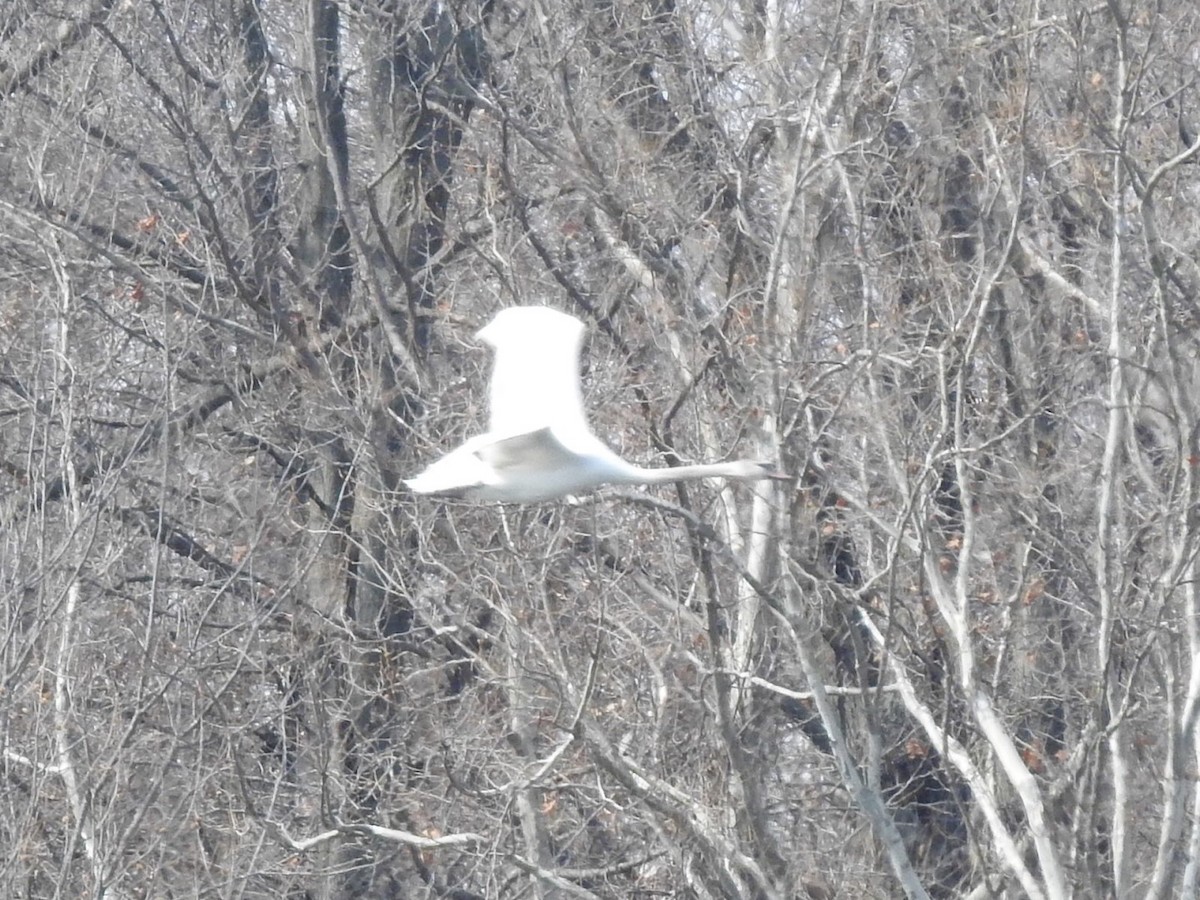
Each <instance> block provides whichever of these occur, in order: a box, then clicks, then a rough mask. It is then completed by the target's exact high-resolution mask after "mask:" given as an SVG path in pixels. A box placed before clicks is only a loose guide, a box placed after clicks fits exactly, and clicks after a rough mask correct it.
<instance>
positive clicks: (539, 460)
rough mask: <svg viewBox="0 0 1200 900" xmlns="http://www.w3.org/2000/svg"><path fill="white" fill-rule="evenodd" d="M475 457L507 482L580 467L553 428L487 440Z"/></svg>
mask: <svg viewBox="0 0 1200 900" xmlns="http://www.w3.org/2000/svg"><path fill="white" fill-rule="evenodd" d="M475 455H476V456H478V457H479V459H480V461H482V462H483V463H484V464H485V465H487V466H489V467H490V468H491V469H493V470H494V471H495V472H496V474H497V475H499V476H500V480H501V481H504V480H507V479H508V478H511V477H513V476H516V475H520V474H525V473H544V472H552V471H555V470H557V469H562V468H569V467H572V466H577V465H578V464H579V456H578V455H577V454H575V453H572V452H571V451H570V450H568V449H567V448H566V447H565V446H563V443H562V442H561V441H560V440H559V439H558V438H557V437H555V435H554V431H553V430H552V429H550V428H539V429H537V430H536V431H528V432H525V433H524V434H514V435H512V436H511V437H504V438H498V439H496V440H492V441H488V442H487V443H485V444H482V445H480V446H479V447H477V448H476V449H475Z"/></svg>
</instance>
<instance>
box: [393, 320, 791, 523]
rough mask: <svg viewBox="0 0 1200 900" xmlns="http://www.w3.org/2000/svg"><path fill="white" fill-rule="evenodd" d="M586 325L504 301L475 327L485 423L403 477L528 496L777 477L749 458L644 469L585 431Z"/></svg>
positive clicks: (441, 489) (468, 493) (514, 497)
mask: <svg viewBox="0 0 1200 900" xmlns="http://www.w3.org/2000/svg"><path fill="white" fill-rule="evenodd" d="M584 331H585V328H584V325H583V323H582V322H580V321H579V320H578V319H576V318H575V317H574V316H569V315H567V314H566V313H561V312H558V311H557V310H553V309H550V308H548V307H540V306H517V307H512V308H510V309H506V310H504V311H502V312H500V313H498V314H497V315H496V317H495V318H494V319H492V321H491V322H490V323H488V325H487V326H486V327H484V328H482V329H481V330H480V331H479V333H478V335H477V337H478V338H479V339H480V340H482V341H484V342H485V343H487V344H489V345H491V347H492V348H493V349H494V350H495V361H494V363H493V366H492V380H491V391H490V394H489V404H490V414H491V418H490V427H489V429H488V431H487V432H486V433H485V434H481V435H478V436H477V437H473V438H471V439H469V440H468V441H466V442H465V443H464V444H463V445H462V446H460V447H458V448H457V449H456V450H452V451H451V452H450V453H448V454H446V455H445V456H443V457H442V458H441V459H439V460H437V461H436V462H434V463H433V464H432V465H430V466H429V467H428V468H426V469H425V470H424V471H423V472H421V473H420V474H418V475H416V476H415V477H413V478H410V479H408V480H407V481H405V484H406V485H408V487H409V488H410V489H411V490H413V491H415V492H416V493H418V494H445V495H451V496H462V497H468V498H471V499H475V500H500V501H507V502H512V503H531V502H535V501H538V500H551V499H554V498H556V497H563V496H566V495H568V494H573V493H579V492H582V491H587V490H591V489H592V488H595V487H599V486H600V485H602V484H661V483H664V482H670V481H684V480H689V479H695V478H707V477H728V478H741V479H747V480H750V479H758V478H784V477H786V476H783V475H780V474H779V473H777V472H774V471H772V469H771V467H770V466H767V465H765V464H763V463H758V462H753V461H750V460H737V461H734V462H726V463H713V464H710V465H700V466H678V467H675V468H668V469H643V468H641V467H639V466H634V465H631V464H629V463H627V462H626V461H625V460H623V459H621V457H619V456H617V454H615V453H614V452H613V451H612V450H610V449H609V448H608V447H607V446H605V445H604V443H603V442H602V441H600V439H599V438H597V437H596V436H595V435H594V434H592V431H591V429H590V428H589V427H588V423H587V415H586V413H585V412H584V408H583V394H582V392H581V390H580V387H579V352H580V349H581V348H582V346H583V335H584Z"/></svg>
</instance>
